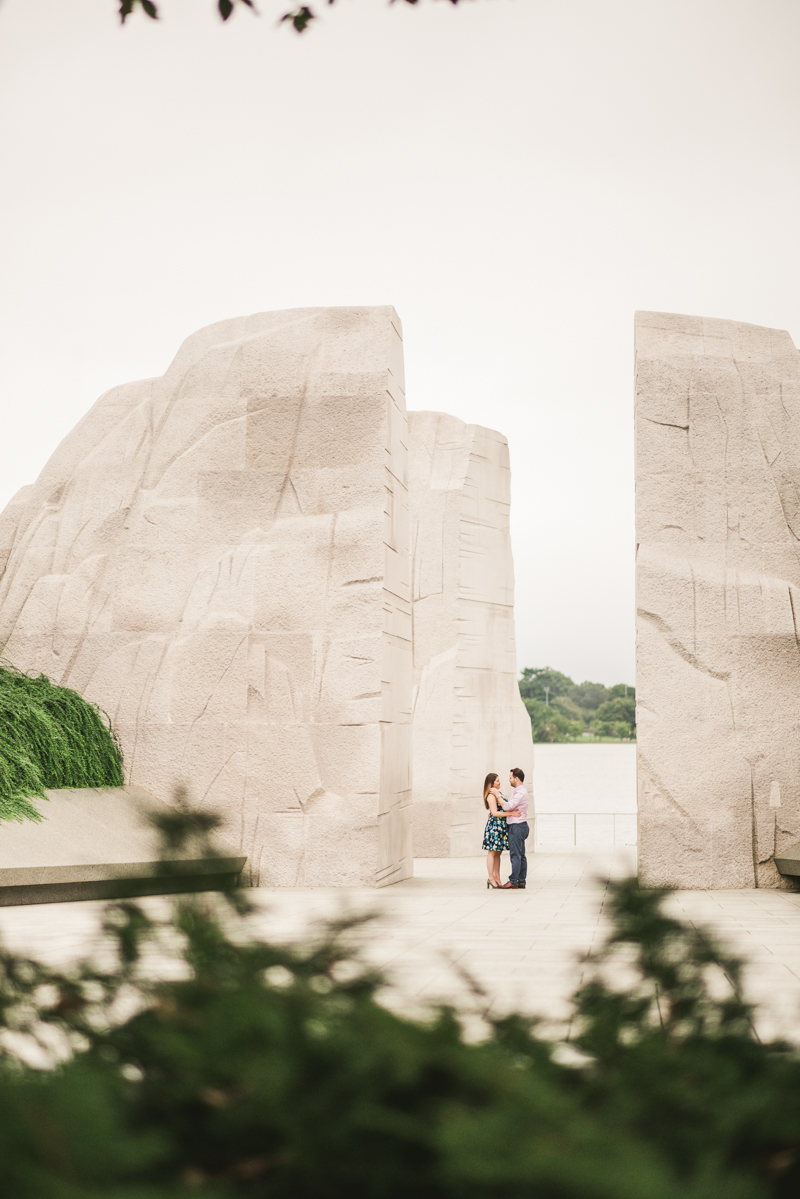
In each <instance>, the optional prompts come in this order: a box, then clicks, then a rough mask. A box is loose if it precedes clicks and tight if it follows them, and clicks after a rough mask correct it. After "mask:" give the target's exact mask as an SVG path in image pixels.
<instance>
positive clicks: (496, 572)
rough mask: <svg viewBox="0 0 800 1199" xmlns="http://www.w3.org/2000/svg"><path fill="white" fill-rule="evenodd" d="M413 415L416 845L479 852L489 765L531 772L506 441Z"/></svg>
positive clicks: (426, 851)
mask: <svg viewBox="0 0 800 1199" xmlns="http://www.w3.org/2000/svg"><path fill="white" fill-rule="evenodd" d="M408 421H409V497H410V502H411V547H412V550H411V552H412V583H411V593H412V605H413V607H412V614H413V629H414V635H413V653H414V809H413V811H414V817H413V820H414V852H415V855H416V856H417V857H468V856H472V855H474V854H477V853H480V852H481V850H480V846H481V838H482V834H483V826H484V824H485V817H486V813H485V811H484V809H483V806H482V804H481V803H480V786H481V783H482V781H483V777H484V775H486V774H487V773H488V772H489V771H490V770H492V769H493V770H496V771H497V772H498V773H499V774H500V777H501V780H502V782H503V785H505V784H506V782H507V777H508V771H509V769H510V768H511V767H512V766H521V767H522V768H523V769H524V770H525V774H526V778H527V779H530V780H531V782H532V771H533V744H532V741H531V722H530V718H529V716H528V713H527V711H526V709H525V705H524V704H523V702H522V700H521V698H520V694H519V687H518V686H517V661H516V648H515V643H514V565H513V559H512V556H511V540H510V536H509V528H508V520H509V504H510V483H511V471H510V467H509V456H508V443H507V441H506V439H505V437H503V435H502V434H501V433H495V432H494V431H493V430H491V429H482V428H481V427H480V426H478V425H465V424H464V423H463V421H460V420H457V419H456V418H455V417H453V416H446V415H444V414H443V413H440V412H410V413H409V416H408ZM476 798H477V799H478V802H476ZM531 814H532V809H531ZM531 823H532V821H531Z"/></svg>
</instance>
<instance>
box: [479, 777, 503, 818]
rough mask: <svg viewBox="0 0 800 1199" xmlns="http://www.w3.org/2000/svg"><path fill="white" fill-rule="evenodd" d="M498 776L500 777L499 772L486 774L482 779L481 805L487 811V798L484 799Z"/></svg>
mask: <svg viewBox="0 0 800 1199" xmlns="http://www.w3.org/2000/svg"><path fill="white" fill-rule="evenodd" d="M499 778H500V775H499V774H487V776H486V778H485V779H484V780H483V806H484V807H485V808H486V810H487V811H488V810H489V803H488V800H487V799H486V796H487V795H488V794H489V792H490V791H491V789H492V787H493V786H494V785H495V783H496V782H497V781H498V780H499Z"/></svg>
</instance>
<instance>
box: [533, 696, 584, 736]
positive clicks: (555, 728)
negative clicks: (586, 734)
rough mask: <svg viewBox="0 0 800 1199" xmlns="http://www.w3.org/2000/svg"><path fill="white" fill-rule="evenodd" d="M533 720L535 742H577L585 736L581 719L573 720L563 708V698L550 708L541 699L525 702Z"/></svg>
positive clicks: (557, 699)
mask: <svg viewBox="0 0 800 1199" xmlns="http://www.w3.org/2000/svg"><path fill="white" fill-rule="evenodd" d="M523 703H524V704H525V707H526V708H527V709H528V714H529V716H530V718H531V728H532V730H533V739H534V741H575V740H577V738H579V737H581V736H582V735H583V730H584V725H583V722H582V721H581V720H580V719H577V720H574V719H571V717H570V713H569V712H568V711H564V710H563V709H562V707H561V697H560V696H559V697H557V698H556V699H555V700H554V701H553V703H552V704H551V705H550V706H548V705H547V704H545V703H544V702H543V701H542V700H540V699H526V700H523Z"/></svg>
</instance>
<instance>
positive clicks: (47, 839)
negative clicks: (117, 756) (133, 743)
mask: <svg viewBox="0 0 800 1199" xmlns="http://www.w3.org/2000/svg"><path fill="white" fill-rule="evenodd" d="M46 795H47V799H46V800H42V799H33V800H32V802H33V804H34V805H35V807H36V808H37V810H38V811H39V812H41V814H42V817H43V819H42V822H41V823H40V824H37V823H34V822H33V821H30V820H26V821H25V822H24V823H22V824H12V823H10V822H5V823H3V824H0V907H8V906H14V905H17V904H33V903H60V902H64V901H68V900H75V899H114V898H125V897H128V896H134V895H166V894H175V893H177V892H188V891H217V890H221V889H223V888H225V887H227V886H230V885H231V884H232V883H233V882H234V881H235V880H236V879H237V877H238V875H239V874H240V873H241V871H242V869H243V867H244V865H245V863H246V861H247V858H246V857H245V856H243V855H241V854H239V853H237V851H236V850H235V849H233V848H232V847H231V846H230V845H227V844H225V843H224V842H223V841H221V840H220V839H219V838H217V837H215V838H214V842H213V854H212V855H211V856H210V855H209V854H208V849H207V846H206V847H203V849H202V850H201V849H200V848H198V849H197V850H196V851H193V850H192V848H191V846H189V847H188V848H187V849H186V851H185V852H184V853H182V854H179V855H175V856H174V857H173V858H172V859H170V860H162V859H161V857H160V845H159V836H158V831H157V829H155V828H154V827H153V825H152V824H151V823H150V822H149V820H148V816H149V814H150V813H151V812H153V811H154V810H155V811H158V810H159V809H162V810H168V809H167V805H165V804H162V803H160V802H159V801H158V800H157V799H154V798H153V796H152V795H150V794H148V792H147V791H143V790H142V789H141V788H140V787H96V788H95V787H87V788H75V789H69V788H63V789H59V790H53V791H47V792H46Z"/></svg>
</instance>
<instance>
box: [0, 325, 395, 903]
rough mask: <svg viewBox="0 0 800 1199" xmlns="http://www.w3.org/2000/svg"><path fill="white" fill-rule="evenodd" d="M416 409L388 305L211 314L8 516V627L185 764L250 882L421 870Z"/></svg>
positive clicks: (64, 452) (138, 741)
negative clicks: (417, 829)
mask: <svg viewBox="0 0 800 1199" xmlns="http://www.w3.org/2000/svg"><path fill="white" fill-rule="evenodd" d="M406 436H407V425H406V413H405V398H404V384H403V351H402V340H401V330H400V323H399V320H398V318H397V315H396V314H395V312H394V310H393V309H391V308H338V309H297V310H293V311H287V312H268V313H260V314H258V315H255V316H252V317H243V318H239V319H234V320H229V321H223V322H221V323H220V324H217V325H213V326H210V327H209V328H207V329H202V330H201V331H200V332H198V333H196V334H194V335H193V336H192V337H190V338H188V339H187V341H185V342H184V344H183V345H182V347H181V349H180V350H179V352H178V354H177V356H176V358H175V360H174V362H173V363H172V365H171V366H170V368H169V370H168V371H167V372H166V374H165V375H164V376H163V378H159V379H150V380H144V381H142V382H138V383H131V384H128V385H126V386H122V387H118V388H115V389H113V390H112V391H110V392H108V393H107V394H106V395H104V396H103V397H102V398H101V399H100V400H98V401H97V403H96V404H95V405H94V407H93V408H92V409H91V411H90V412H89V413H88V414H87V415H86V417H84V419H83V420H82V421H81V422H80V423H79V424H78V425H77V426H76V428H75V429H74V430H73V431H72V433H70V434H69V436H68V437H67V438H66V439H65V440H64V441H63V442H62V444H61V445H60V446H59V448H58V449H57V451H56V452H55V454H54V455H53V457H52V458H51V459H50V461H49V462H48V464H47V466H46V467H45V469H44V471H43V472H42V474H41V476H40V477H39V479H38V480H37V482H36V483H35V484H34V485H33V486H32V487H30V488H24V489H23V491H22V492H21V493H20V494H19V495H18V496H17V497H15V499H14V501H12V504H11V505H9V507H8V508H7V509H6V511H5V513H4V514H3V517H2V519H1V520H0V570H2V568H3V562H4V561H5V572H4V573H3V575H2V578H0V648H1V649H2V652H3V653H4V655H5V656H6V657H7V658H8V659H9V660H10V661H11V662H12V663H13V664H14V665H15V666H17V667H19V668H20V669H23V670H26V671H44V672H45V673H46V674H48V675H49V676H50V677H51V678H52V679H53V680H54V681H55V682H57V683H62V684H64V685H67V686H70V687H74V688H75V689H76V690H78V691H79V692H81V694H83V695H85V696H86V697H87V698H88V699H90V700H93V701H94V702H96V703H98V704H100V705H101V706H102V707H103V708H104V709H105V710H106V711H107V712H108V713H109V714H110V716H111V718H112V720H113V722H114V725H115V727H116V728H117V730H118V732H119V734H120V736H121V739H122V744H123V748H124V751H125V760H126V772H127V776H128V779H129V781H130V782H131V783H133V784H136V785H140V786H142V787H144V788H146V789H147V790H148V791H151V792H152V793H153V794H155V795H156V796H158V797H160V798H166V799H168V798H169V796H170V794H171V792H172V790H173V787H174V786H175V785H176V784H177V783H180V782H182V781H186V782H187V783H188V784H189V789H190V793H191V796H192V798H193V800H194V801H195V802H196V803H198V804H200V805H202V806H205V807H208V808H212V809H215V810H217V811H220V812H221V813H222V815H223V816H224V818H225V828H224V832H225V835H226V836H227V837H228V839H229V840H231V841H232V842H234V843H235V844H236V845H237V846H239V847H241V849H242V851H243V852H244V853H246V854H247V856H248V858H249V869H250V873H251V879H252V881H253V882H254V883H256V884H258V883H260V884H268V885H278V886H293V885H298V886H299V885H304V886H361V885H367V886H374V885H379V886H380V885H383V884H386V883H391V882H394V881H396V880H397V879H400V878H403V877H405V876H406V875H408V874H410V873H411V869H412V859H411V824H410V815H411V811H410V803H411V793H410V786H411V780H410V770H411V760H410V759H411V746H410V740H411V738H410V734H411V711H410V705H411V620H410V594H409V560H410V559H409V545H408V531H409V521H408V507H407V493H406V460H407V446H406Z"/></svg>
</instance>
